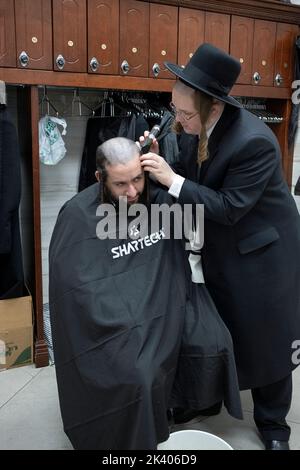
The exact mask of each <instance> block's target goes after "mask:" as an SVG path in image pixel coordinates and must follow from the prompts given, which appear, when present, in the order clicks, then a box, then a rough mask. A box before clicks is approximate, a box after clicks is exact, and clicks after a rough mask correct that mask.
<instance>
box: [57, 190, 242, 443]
mask: <svg viewBox="0 0 300 470" xmlns="http://www.w3.org/2000/svg"><path fill="white" fill-rule="evenodd" d="M161 194H162V195H164V192H161ZM98 195H99V187H98V184H95V185H92V186H90V187H89V188H87V189H86V190H84V191H82V192H80V193H79V194H78V195H76V196H75V197H74V198H73V199H72V200H71V201H69V202H68V203H67V204H66V205H65V206H64V208H63V210H62V211H61V212H60V215H59V217H58V220H57V223H56V226H55V229H54V232H53V235H52V239H51V244H50V250H49V300H50V317H51V325H52V335H53V346H54V356H55V364H56V374H57V384H58V392H59V399H60V407H61V413H62V419H63V423H64V429H65V431H66V433H67V435H68V436H69V438H70V440H71V442H72V444H73V446H74V447H75V448H76V449H119V450H120V449H156V446H157V443H158V442H162V441H164V440H166V439H167V438H168V435H169V427H168V421H167V408H168V406H170V404H173V405H174V406H175V405H176V406H188V407H195V408H198V409H199V407H200V408H201V407H205V406H210V405H213V404H214V403H215V402H216V401H219V400H223V399H224V401H225V404H226V406H227V408H228V411H229V412H230V413H232V414H233V415H234V416H236V417H239V418H240V417H241V407H240V400H239V393H238V382H237V376H236V370H235V364H234V358H233V351H232V343H231V338H230V335H229V333H228V330H227V329H226V328H225V326H224V324H223V322H222V321H221V319H220V318H218V316H217V312H216V311H215V308H214V306H212V305H211V303H212V302H211V300H210V299H208V297H207V296H208V294H207V293H205V292H203V294H202V295H203V296H202V298H199V297H198V298H197V305H196V307H195V308H193V305H191V304H190V301H187V294H188V292H189V284H190V272H189V267H188V265H187V258H186V256H185V253H184V251H183V249H182V244H181V243H182V241H181V240H173V239H169V240H168V239H167V238H165V237H164V236H163V232H162V231H163V227H161V228H160V229H159V230H158V231H156V232H155V233H152V234H151V235H149V236H148V237H145V238H143V239H140V240H139V241H135V242H132V240H130V239H124V240H119V239H107V240H99V239H98V238H97V235H96V227H97V224H98V222H99V221H100V220H102V219H101V217H99V216H96V211H97V207H98V204H99V203H98V201H99V198H98ZM156 201H157V202H158V200H156ZM161 202H163V201H161ZM191 300H193V299H191ZM199 305H200V307H199ZM199 308H200V310H201V311H200V314H199V313H198V310H199ZM173 385H174V386H175V388H174V390H173V392H172V387H173ZM171 392H172V402H171Z"/></svg>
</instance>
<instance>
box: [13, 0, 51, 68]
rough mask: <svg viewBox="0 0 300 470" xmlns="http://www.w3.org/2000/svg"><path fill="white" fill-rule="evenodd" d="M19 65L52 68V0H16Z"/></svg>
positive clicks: (20, 66)
mask: <svg viewBox="0 0 300 470" xmlns="http://www.w3.org/2000/svg"><path fill="white" fill-rule="evenodd" d="M15 15H16V16H15V17H16V39H17V66H18V67H19V68H25V67H26V68H30V69H40V70H51V69H52V64H53V61H52V9H51V0H15Z"/></svg>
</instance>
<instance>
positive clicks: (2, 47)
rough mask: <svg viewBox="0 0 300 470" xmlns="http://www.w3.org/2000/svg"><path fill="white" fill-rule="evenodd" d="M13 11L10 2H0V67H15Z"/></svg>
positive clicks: (9, 0)
mask: <svg viewBox="0 0 300 470" xmlns="http://www.w3.org/2000/svg"><path fill="white" fill-rule="evenodd" d="M14 31H15V9H14V2H13V1H12V0H0V67H15V66H16V42H15V34H14Z"/></svg>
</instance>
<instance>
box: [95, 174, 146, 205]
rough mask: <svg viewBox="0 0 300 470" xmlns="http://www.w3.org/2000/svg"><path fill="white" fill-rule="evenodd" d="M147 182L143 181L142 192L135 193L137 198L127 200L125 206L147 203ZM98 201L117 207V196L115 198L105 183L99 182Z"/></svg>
mask: <svg viewBox="0 0 300 470" xmlns="http://www.w3.org/2000/svg"><path fill="white" fill-rule="evenodd" d="M147 192H148V189H147V182H146V181H145V186H144V189H143V191H142V192H140V193H138V194H137V196H136V197H137V200H136V201H134V202H128V201H127V206H131V205H133V204H147V200H148V197H147ZM120 197H121V198H124V197H125V196H120ZM100 203H105V204H112V205H113V206H114V207H115V209H116V210H118V207H119V197H118V198H116V197H115V196H114V195H113V194H112V192H111V191H110V190H109V189H108V187H107V186H106V184H105V183H100Z"/></svg>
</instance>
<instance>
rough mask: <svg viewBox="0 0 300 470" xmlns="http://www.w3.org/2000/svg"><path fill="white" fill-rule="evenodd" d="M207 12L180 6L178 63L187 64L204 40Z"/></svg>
mask: <svg viewBox="0 0 300 470" xmlns="http://www.w3.org/2000/svg"><path fill="white" fill-rule="evenodd" d="M204 27H205V13H204V12H203V11H200V10H193V9H191V8H179V30H178V64H179V65H185V64H186V63H187V62H188V61H189V60H190V58H191V57H192V55H193V53H194V52H195V50H196V49H197V48H198V46H200V44H202V43H203V42H204Z"/></svg>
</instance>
